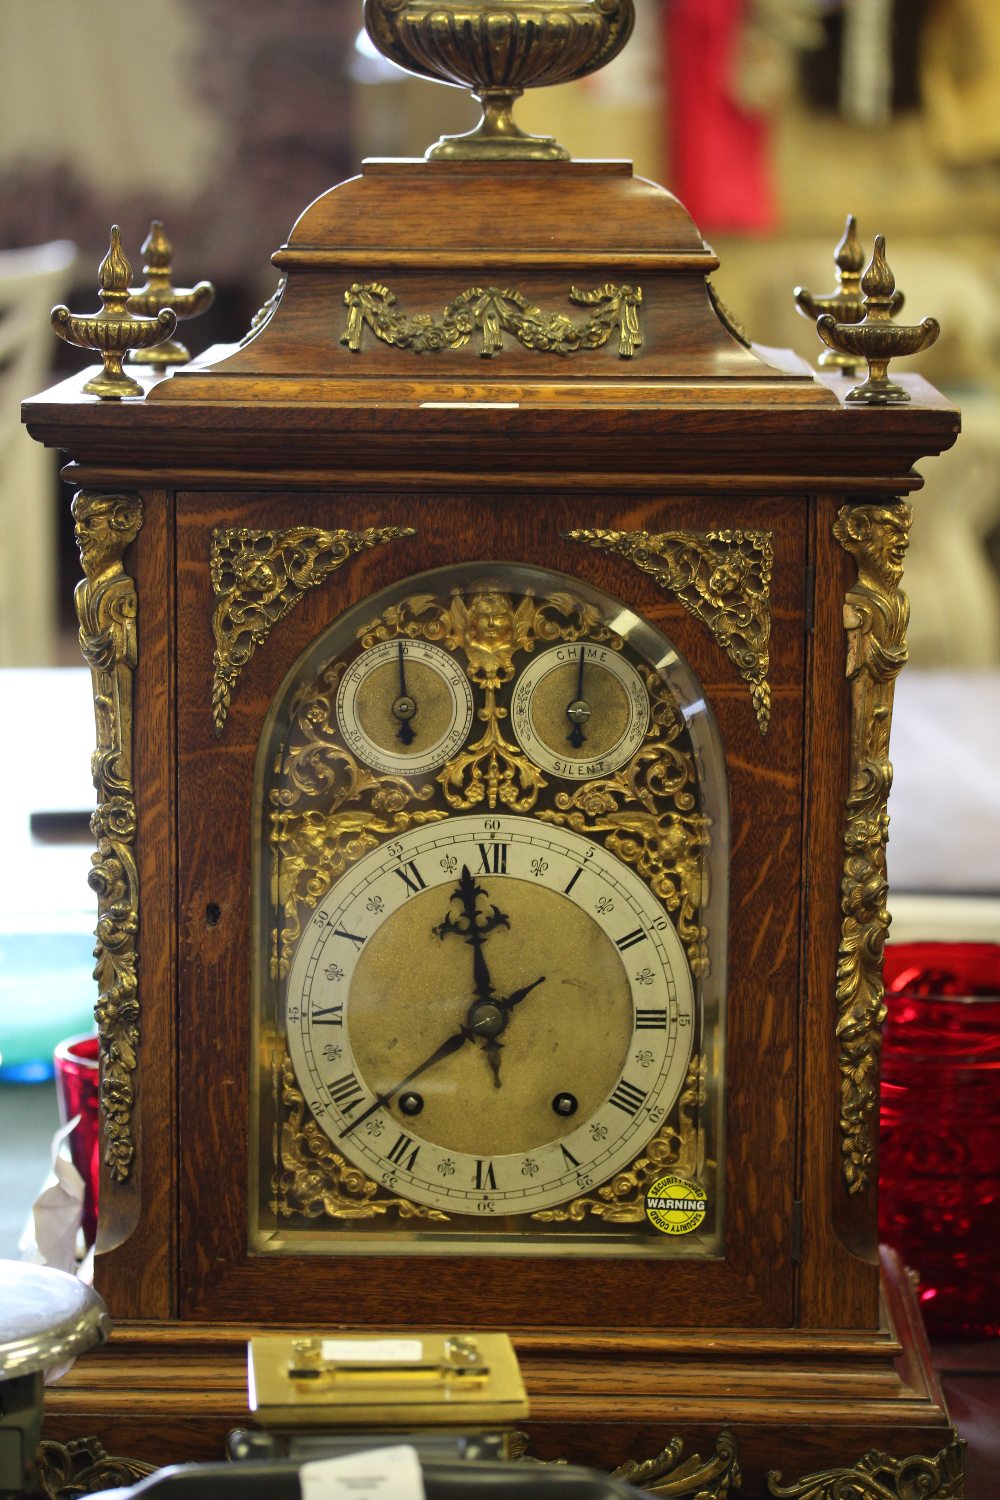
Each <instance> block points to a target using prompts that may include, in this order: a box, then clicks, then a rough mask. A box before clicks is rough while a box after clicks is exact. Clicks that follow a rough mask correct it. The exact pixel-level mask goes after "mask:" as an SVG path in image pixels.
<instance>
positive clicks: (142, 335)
mask: <svg viewBox="0 0 1000 1500" xmlns="http://www.w3.org/2000/svg"><path fill="white" fill-rule="evenodd" d="M98 276H99V278H100V283H101V290H100V294H99V295H100V299H101V310H100V312H98V313H71V312H70V310H69V308H68V307H62V306H60V307H54V308H53V309H52V313H51V318H52V327H53V328H54V329H55V331H56V333H57V334H58V335H59V337H60V338H61V339H65V340H66V343H67V344H75V345H76V347H77V348H78V349H96V350H97V352H98V353H99V354H100V356H101V359H102V360H103V361H104V369H103V370H102V371H101V373H100V374H99V375H95V376H94V377H93V379H91V380H88V381H87V383H86V385H85V386H84V387H83V389H84V390H85V391H86V393H87V394H88V395H89V396H100V397H101V398H102V400H105V401H118V400H120V399H121V397H122V396H141V395H142V386H141V385H140V384H139V382H138V381H137V380H133V379H132V378H131V376H129V375H126V374H125V372H124V370H123V369H122V360H123V359H124V358H125V355H126V354H127V353H128V351H129V350H130V349H148V348H150V347H151V346H152V345H154V344H160V343H162V342H163V340H164V339H168V338H170V336H171V334H172V333H173V331H174V329H175V328H176V327H177V317H176V315H175V313H174V312H173V310H172V309H171V308H169V307H165V308H163V309H162V310H161V311H160V312H158V313H157V315H156V317H155V318H140V317H134V316H132V315H131V314H130V313H129V311H128V303H129V288H128V284H129V282H130V281H131V279H132V267H131V266H130V265H129V262H128V257H127V256H126V254H125V252H124V250H123V249H122V237H121V231H120V230H119V228H118V225H117V224H112V226H111V244H110V246H109V248H108V253H107V255H106V256H105V257H104V259H103V260H102V261H101V268H100V271H99V272H98Z"/></svg>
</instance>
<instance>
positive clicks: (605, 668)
mask: <svg viewBox="0 0 1000 1500" xmlns="http://www.w3.org/2000/svg"><path fill="white" fill-rule="evenodd" d="M511 724H512V727H513V729H514V733H515V734H516V735H517V739H518V743H519V744H520V746H521V748H522V750H524V751H525V752H526V754H528V755H530V756H531V758H532V759H533V760H534V761H536V762H537V764H538V765H540V766H543V767H544V768H545V770H547V771H551V772H552V773H553V774H554V775H556V776H562V777H565V778H566V779H567V780H570V781H589V780H592V779H593V778H594V777H596V776H604V775H607V774H609V773H610V772H612V771H617V770H618V769H619V767H620V766H623V765H625V763H626V761H629V760H631V758H632V756H633V755H634V754H635V752H636V751H637V750H638V748H639V746H640V745H641V744H642V742H643V739H644V738H645V734H646V730H647V728H648V727H649V693H648V691H647V689H646V686H645V684H644V683H643V681H642V678H641V677H640V676H639V673H638V672H637V671H636V669H635V667H633V666H632V664H631V663H630V662H629V661H627V660H625V659H624V658H623V657H622V656H621V654H620V653H618V652H616V651H615V650H614V649H613V648H612V647H611V646H609V645H608V644H607V643H606V642H595V641H572V642H566V643H565V644H563V645H559V646H552V647H550V648H549V650H548V651H543V652H542V653H541V655H539V656H537V657H536V658H535V660H534V661H533V662H531V663H530V664H529V665H528V666H527V667H525V669H524V671H523V672H522V673H521V675H520V677H519V679H518V683H517V688H516V689H515V692H514V696H513V700H512V705H511Z"/></svg>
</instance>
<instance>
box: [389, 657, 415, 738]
mask: <svg viewBox="0 0 1000 1500" xmlns="http://www.w3.org/2000/svg"><path fill="white" fill-rule="evenodd" d="M416 711H417V705H416V701H415V700H414V699H413V698H411V697H410V695H409V693H408V692H407V691H406V653H405V651H404V649H403V642H402V641H400V643H399V697H398V698H396V699H394V701H393V705H392V713H393V717H394V718H395V719H396V720H398V722H399V728H398V729H397V730H396V738H397V740H399V741H400V742H401V744H404V745H412V744H413V741H414V740H415V739H416V737H417V735H416V730H415V729H414V728H413V725H412V723H411V722H410V721H411V720H412V718H413V716H414V714H415V713H416Z"/></svg>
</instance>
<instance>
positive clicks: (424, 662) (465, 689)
mask: <svg viewBox="0 0 1000 1500" xmlns="http://www.w3.org/2000/svg"><path fill="white" fill-rule="evenodd" d="M337 719H338V721H339V724H340V728H341V732H342V734H343V736H344V742H345V744H346V745H347V746H348V748H349V749H350V750H352V751H353V752H354V753H355V755H357V756H358V757H359V758H360V759H361V760H362V761H364V762H366V763H367V764H368V765H370V766H372V767H373V768H374V769H375V770H377V771H388V772H392V771H402V772H407V773H408V774H409V775H411V776H415V775H419V774H420V773H421V772H423V771H433V770H436V769H437V767H438V766H440V765H443V764H444V762H445V761H446V760H447V759H448V757H449V756H450V755H453V754H454V752H455V751H456V750H457V749H458V747H459V745H461V744H462V743H463V741H464V740H465V737H466V735H467V734H468V732H469V726H470V724H471V723H472V691H471V689H470V686H469V681H468V678H467V677H466V676H465V673H464V672H463V671H462V669H461V667H460V666H459V665H458V664H457V663H456V662H455V661H454V659H453V658H452V657H451V656H449V654H448V652H447V651H442V650H441V648H440V647H439V646H435V645H432V644H431V643H430V642H429V641H409V640H394V641H380V642H378V643H377V644H376V645H374V646H371V647H369V649H368V650H367V651H363V652H362V653H361V655H360V656H358V657H356V658H355V660H354V661H353V662H352V663H351V665H350V667H349V668H348V670H347V671H346V672H345V674H344V676H343V677H342V678H341V681H340V687H339V689H338V692H337Z"/></svg>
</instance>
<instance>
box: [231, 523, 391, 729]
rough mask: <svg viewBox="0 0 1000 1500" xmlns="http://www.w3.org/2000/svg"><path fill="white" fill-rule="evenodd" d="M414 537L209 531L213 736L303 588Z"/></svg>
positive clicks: (307, 530) (382, 532)
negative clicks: (246, 672)
mask: <svg viewBox="0 0 1000 1500" xmlns="http://www.w3.org/2000/svg"><path fill="white" fill-rule="evenodd" d="M413 535H414V532H413V528H412V527H410V526H369V527H366V528H365V529H364V530H363V531H348V530H344V529H339V530H336V531H326V530H324V529H323V528H321V527H317V526H289V527H285V528H283V529H278V528H275V529H274V530H270V531H255V530H251V529H250V528H248V527H246V526H224V527H218V528H216V530H215V531H213V533H212V556H211V575H212V589H213V592H214V594H215V597H216V600H217V601H218V602H217V603H216V606H215V609H214V611H213V614H212V632H213V634H214V636H215V652H214V655H213V661H212V667H213V676H212V718H213V720H214V722H215V732H216V734H217V735H219V734H221V733H222V729H223V726H224V724H225V722H226V716H227V714H228V712H229V704H230V699H231V697H232V692H233V687H234V685H235V683H236V679H237V677H238V676H239V674H240V672H241V671H242V670H243V668H244V667H245V666H246V664H247V662H248V661H249V660H250V658H251V657H252V656H253V654H254V652H255V651H256V650H257V647H258V646H261V645H263V643H264V642H265V641H266V640H267V637H268V636H269V635H270V633H271V630H272V629H273V628H274V626H275V625H277V623H278V621H279V620H283V619H284V618H285V616H286V615H288V614H290V613H291V611H292V610H293V609H294V608H295V606H296V605H297V604H298V602H299V600H300V599H301V598H302V596H303V594H304V593H305V592H306V590H307V589H312V588H316V586H317V585H318V584H320V583H322V582H323V580H324V579H325V578H327V577H328V576H329V574H330V573H332V572H334V571H335V569H337V568H339V567H342V566H343V564H344V563H345V562H346V561H347V559H348V558H349V557H353V556H354V554H355V553H357V552H364V551H366V550H367V549H368V548H370V547H378V546H380V545H382V544H384V543H385V542H391V541H394V540H396V539H397V538H399V537H407V536H413Z"/></svg>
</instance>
